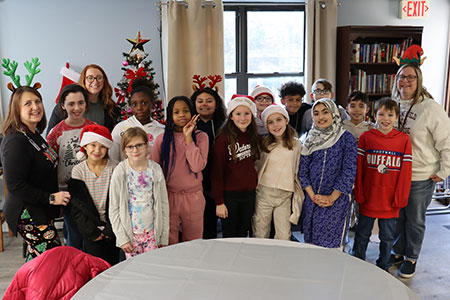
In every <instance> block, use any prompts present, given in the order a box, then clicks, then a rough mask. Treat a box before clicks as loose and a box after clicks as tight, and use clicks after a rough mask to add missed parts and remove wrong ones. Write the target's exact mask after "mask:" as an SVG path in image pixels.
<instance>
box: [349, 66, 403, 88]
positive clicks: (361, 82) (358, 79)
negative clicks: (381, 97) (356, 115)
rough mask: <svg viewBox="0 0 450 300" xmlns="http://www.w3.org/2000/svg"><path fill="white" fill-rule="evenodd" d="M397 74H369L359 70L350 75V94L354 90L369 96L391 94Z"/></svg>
mask: <svg viewBox="0 0 450 300" xmlns="http://www.w3.org/2000/svg"><path fill="white" fill-rule="evenodd" d="M394 80H395V74H367V72H365V71H364V70H358V72H357V74H350V79H349V92H352V91H354V90H358V91H361V92H363V93H367V94H390V93H391V91H392V87H393V85H394Z"/></svg>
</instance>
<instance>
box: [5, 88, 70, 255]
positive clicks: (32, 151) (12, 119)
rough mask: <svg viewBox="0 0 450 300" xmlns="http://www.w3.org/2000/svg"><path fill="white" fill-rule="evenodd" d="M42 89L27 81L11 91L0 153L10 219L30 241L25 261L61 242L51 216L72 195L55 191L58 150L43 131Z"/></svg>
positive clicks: (14, 226)
mask: <svg viewBox="0 0 450 300" xmlns="http://www.w3.org/2000/svg"><path fill="white" fill-rule="evenodd" d="M46 123H47V122H46V119H45V112H44V106H43V105H42V97H41V95H40V93H39V92H38V91H37V90H36V89H34V88H31V87H28V86H23V87H20V88H18V89H16V90H15V91H14V92H13V94H12V95H11V101H10V103H9V111H8V115H7V117H6V120H5V123H4V126H3V135H4V136H5V137H4V138H3V141H2V144H1V147H0V153H1V160H2V163H3V169H4V174H5V180H6V188H7V189H8V196H7V198H6V201H5V205H4V208H3V210H4V213H5V216H6V221H7V222H8V225H9V227H10V228H11V230H12V231H13V233H14V234H17V232H18V233H19V234H20V235H21V236H22V237H23V239H24V240H25V242H26V243H27V244H28V251H27V261H28V260H31V259H32V258H34V257H36V256H38V255H40V254H41V253H43V252H44V251H45V250H47V249H50V248H53V247H56V246H59V245H61V243H60V241H59V238H58V234H57V231H56V229H55V227H54V225H53V219H54V218H55V217H57V216H58V214H59V211H60V206H59V205H63V206H66V205H67V203H68V202H69V200H70V194H69V193H68V192H57V191H58V181H57V169H56V162H57V154H56V152H55V151H54V150H53V149H51V148H50V147H49V146H48V144H47V143H46V142H45V140H44V139H43V138H42V137H41V133H42V132H43V131H44V128H45V126H46Z"/></svg>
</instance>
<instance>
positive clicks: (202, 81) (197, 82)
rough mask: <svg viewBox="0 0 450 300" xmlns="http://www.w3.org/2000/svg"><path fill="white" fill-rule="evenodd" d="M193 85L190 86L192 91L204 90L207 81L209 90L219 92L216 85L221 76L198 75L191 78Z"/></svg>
mask: <svg viewBox="0 0 450 300" xmlns="http://www.w3.org/2000/svg"><path fill="white" fill-rule="evenodd" d="M192 79H194V80H193V82H194V84H193V85H192V89H193V90H194V92H195V91H198V90H201V91H202V90H204V89H205V88H206V81H207V80H208V79H209V88H210V89H213V90H215V91H216V92H218V91H219V89H218V88H217V86H216V84H217V83H219V82H221V81H222V76H220V75H208V76H207V77H201V76H200V75H194V76H192Z"/></svg>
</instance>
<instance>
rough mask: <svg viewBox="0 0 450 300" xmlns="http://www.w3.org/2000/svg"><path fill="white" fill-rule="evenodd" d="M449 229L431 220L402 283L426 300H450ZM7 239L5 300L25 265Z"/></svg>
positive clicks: (448, 221)
mask: <svg viewBox="0 0 450 300" xmlns="http://www.w3.org/2000/svg"><path fill="white" fill-rule="evenodd" d="M445 225H450V214H446V215H434V216H427V231H426V234H425V241H424V245H423V248H422V252H421V255H420V259H419V261H418V264H417V269H416V275H415V276H414V277H413V278H412V279H409V280H404V279H399V280H401V281H402V282H403V283H404V284H406V285H407V286H409V287H410V288H411V289H412V290H413V291H414V292H416V293H417V294H418V295H419V296H420V297H421V298H422V299H425V300H431V299H433V300H448V299H450V280H449V278H450V229H447V228H446V227H445ZM449 228H450V226H449ZM4 236H6V237H5V240H4V241H5V251H4V252H2V253H0V296H1V297H2V296H3V294H4V292H5V290H6V288H7V287H8V285H9V283H10V282H11V280H12V278H13V277H14V274H15V272H16V271H17V270H18V269H19V268H20V266H21V265H22V264H23V263H24V259H23V258H22V240H21V239H20V238H17V239H16V238H10V237H9V236H8V234H6V235H4ZM351 243H352V241H351ZM377 255H378V244H376V243H370V244H369V249H368V252H367V260H368V262H369V263H374V261H375V260H376V258H377ZM390 273H391V274H393V276H396V273H397V268H394V267H392V268H391V269H390ZM397 278H398V277H397Z"/></svg>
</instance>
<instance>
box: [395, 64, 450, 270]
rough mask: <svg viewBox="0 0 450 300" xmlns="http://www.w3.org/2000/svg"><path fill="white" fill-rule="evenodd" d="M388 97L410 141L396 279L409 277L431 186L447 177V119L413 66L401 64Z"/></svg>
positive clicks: (449, 154)
mask: <svg viewBox="0 0 450 300" xmlns="http://www.w3.org/2000/svg"><path fill="white" fill-rule="evenodd" d="M392 98H393V99H395V100H396V101H398V102H399V104H400V118H399V121H398V129H399V130H400V131H403V132H405V133H406V134H408V135H409V137H410V139H411V144H412V153H413V164H412V182H411V189H410V193H409V198H408V205H407V206H406V207H405V208H402V209H401V210H400V215H399V218H398V221H397V239H396V241H395V243H394V247H393V252H394V254H393V255H392V256H391V262H392V264H401V267H400V269H399V276H401V277H404V278H411V277H413V276H414V273H415V268H416V262H417V259H418V258H419V253H420V249H421V247H422V242H423V238H424V234H425V213H426V209H427V206H428V205H429V204H430V202H431V197H432V194H433V190H434V186H435V183H436V182H439V181H441V180H443V179H444V178H446V177H447V176H448V175H449V174H450V120H449V118H448V116H447V114H446V113H445V111H444V109H443V108H442V106H441V105H439V104H438V103H437V102H436V101H434V100H433V97H432V96H431V95H430V93H428V92H427V90H426V89H425V87H423V86H422V72H421V70H420V69H419V67H418V66H417V65H415V64H405V65H403V66H401V67H400V69H399V70H398V71H397V74H396V76H395V87H394V90H393V92H392Z"/></svg>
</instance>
